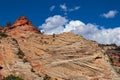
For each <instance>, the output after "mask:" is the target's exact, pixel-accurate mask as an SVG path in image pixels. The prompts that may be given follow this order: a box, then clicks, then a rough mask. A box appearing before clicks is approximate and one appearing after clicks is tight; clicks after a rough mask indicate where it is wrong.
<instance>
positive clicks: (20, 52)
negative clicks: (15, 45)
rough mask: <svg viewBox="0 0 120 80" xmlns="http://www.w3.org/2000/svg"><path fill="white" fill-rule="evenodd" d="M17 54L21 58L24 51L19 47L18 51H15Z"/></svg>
mask: <svg viewBox="0 0 120 80" xmlns="http://www.w3.org/2000/svg"><path fill="white" fill-rule="evenodd" d="M17 55H18V57H19V58H20V59H23V57H24V53H23V51H22V50H21V49H19V52H18V53H17Z"/></svg>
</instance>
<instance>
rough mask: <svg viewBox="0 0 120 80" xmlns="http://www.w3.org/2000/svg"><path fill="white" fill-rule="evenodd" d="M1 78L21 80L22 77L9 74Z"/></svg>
mask: <svg viewBox="0 0 120 80" xmlns="http://www.w3.org/2000/svg"><path fill="white" fill-rule="evenodd" d="M3 80H23V79H22V78H20V77H16V76H14V75H12V74H11V75H9V76H7V77H5V78H4V79H3Z"/></svg>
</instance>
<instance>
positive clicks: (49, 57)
mask: <svg viewBox="0 0 120 80" xmlns="http://www.w3.org/2000/svg"><path fill="white" fill-rule="evenodd" d="M24 19H25V22H24V21H23V20H24ZM19 20H20V21H19ZM27 21H28V20H26V18H25V17H22V18H20V19H18V20H17V21H16V22H15V23H14V25H13V26H12V28H11V29H9V30H8V31H6V34H8V35H9V36H11V37H6V38H3V37H1V38H0V66H2V67H3V69H2V70H1V72H0V73H1V75H3V76H7V75H9V74H14V75H19V76H21V77H23V78H24V79H25V80H43V77H44V75H46V74H47V75H49V76H50V77H51V80H55V79H57V80H120V77H119V74H118V73H116V71H115V70H114V69H113V67H112V65H111V63H110V62H109V58H108V56H107V55H106V54H105V51H106V50H104V49H102V48H101V47H99V45H98V43H96V42H93V41H89V40H86V39H84V38H83V37H82V36H79V35H76V34H73V33H63V34H59V35H55V34H54V35H44V34H41V33H40V32H39V31H38V30H35V31H34V30H33V29H34V28H31V26H32V24H31V23H30V22H27ZM18 22H20V23H21V24H19V23H18ZM26 23H27V24H26ZM24 24H25V25H24ZM28 27H29V29H28ZM32 27H33V26H32ZM24 28H25V31H24ZM32 30H33V31H32ZM38 32H39V33H38ZM19 51H22V52H23V53H24V56H22V58H20V57H21V56H19V55H18V53H19ZM25 59H26V60H27V61H28V62H26V63H24V62H25V61H24V60H25ZM40 76H42V77H40Z"/></svg>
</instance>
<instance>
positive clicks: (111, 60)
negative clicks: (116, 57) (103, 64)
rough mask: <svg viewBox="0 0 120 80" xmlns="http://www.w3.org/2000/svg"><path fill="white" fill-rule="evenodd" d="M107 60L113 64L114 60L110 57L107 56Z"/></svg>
mask: <svg viewBox="0 0 120 80" xmlns="http://www.w3.org/2000/svg"><path fill="white" fill-rule="evenodd" d="M109 61H110V63H111V65H114V61H113V59H112V58H111V57H110V58H109Z"/></svg>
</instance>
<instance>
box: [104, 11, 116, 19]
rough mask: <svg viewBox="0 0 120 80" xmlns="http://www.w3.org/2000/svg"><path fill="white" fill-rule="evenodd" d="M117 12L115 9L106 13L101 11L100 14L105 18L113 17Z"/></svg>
mask: <svg viewBox="0 0 120 80" xmlns="http://www.w3.org/2000/svg"><path fill="white" fill-rule="evenodd" d="M117 13H118V11H117V10H110V11H109V12H107V13H103V14H102V16H103V17H105V18H114V17H115V16H116V14H117Z"/></svg>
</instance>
